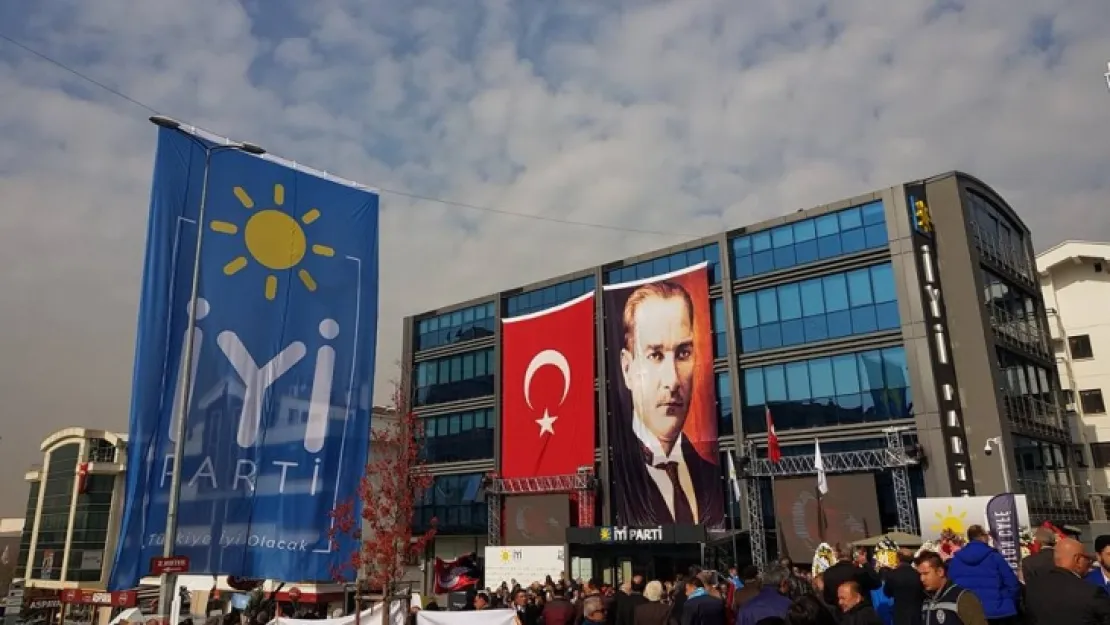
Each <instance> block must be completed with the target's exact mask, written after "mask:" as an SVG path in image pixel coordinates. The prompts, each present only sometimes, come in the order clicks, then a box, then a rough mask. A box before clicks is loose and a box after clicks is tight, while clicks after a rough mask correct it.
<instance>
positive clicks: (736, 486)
mask: <svg viewBox="0 0 1110 625" xmlns="http://www.w3.org/2000/svg"><path fill="white" fill-rule="evenodd" d="M728 481H729V482H730V483H731V484H732V494H733V496H735V497H736V502H737V503H739V502H740V480H739V478H738V477H737V476H736V465H735V464H734V463H733V462H732V452H729V453H728Z"/></svg>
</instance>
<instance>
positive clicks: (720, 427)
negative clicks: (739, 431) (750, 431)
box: [717, 373, 735, 436]
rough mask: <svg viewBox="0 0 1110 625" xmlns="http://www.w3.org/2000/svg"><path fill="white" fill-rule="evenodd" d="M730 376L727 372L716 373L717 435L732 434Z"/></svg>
mask: <svg viewBox="0 0 1110 625" xmlns="http://www.w3.org/2000/svg"><path fill="white" fill-rule="evenodd" d="M734 430H735V428H734V427H733V423H732V378H731V377H730V376H729V375H728V373H718V374H717V435H718V436H725V435H726V434H732V433H733V431H734Z"/></svg>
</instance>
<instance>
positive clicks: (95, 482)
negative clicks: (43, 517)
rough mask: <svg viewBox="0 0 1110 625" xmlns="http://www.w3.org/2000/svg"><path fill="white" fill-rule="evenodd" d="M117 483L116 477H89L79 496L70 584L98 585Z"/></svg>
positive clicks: (70, 557) (69, 570)
mask: <svg viewBox="0 0 1110 625" xmlns="http://www.w3.org/2000/svg"><path fill="white" fill-rule="evenodd" d="M115 482H116V478H115V476H114V475H90V476H89V477H88V478H87V481H86V483H85V484H86V486H85V492H84V493H81V494H79V495H77V508H76V509H75V510H74V520H73V541H72V542H71V543H70V553H69V567H68V569H67V570H66V580H67V581H78V582H95V581H98V580H99V579H100V570H101V566H102V563H103V560H104V546H105V544H106V543H107V541H108V518H109V517H110V516H111V512H112V490H113V488H114V486H115ZM58 564H59V565H60V564H61V563H60V562H59V563H58Z"/></svg>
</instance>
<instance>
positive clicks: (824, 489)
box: [813, 438, 829, 495]
mask: <svg viewBox="0 0 1110 625" xmlns="http://www.w3.org/2000/svg"><path fill="white" fill-rule="evenodd" d="M813 468H815V469H817V492H819V493H821V494H822V495H826V494H828V492H829V480H828V478H826V477H825V460H824V459H823V458H821V441H820V440H819V439H816V438H815V439H813Z"/></svg>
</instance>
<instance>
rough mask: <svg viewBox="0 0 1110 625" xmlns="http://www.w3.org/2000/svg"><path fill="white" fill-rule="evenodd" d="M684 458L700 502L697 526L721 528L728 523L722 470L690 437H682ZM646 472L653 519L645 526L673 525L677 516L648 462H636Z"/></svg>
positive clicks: (649, 503)
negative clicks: (652, 477)
mask: <svg viewBox="0 0 1110 625" xmlns="http://www.w3.org/2000/svg"><path fill="white" fill-rule="evenodd" d="M682 458H683V459H684V460H685V461H686V468H687V469H688V470H689V471H690V481H691V482H693V484H694V493H693V495H694V500H695V501H697V502H698V525H704V526H705V527H707V528H710V529H721V528H723V527H724V526H725V504H724V485H723V484H722V483H721V469H720V467H719V466H717V465H715V464H713V463H711V462H707V461H706V460H705V459H704V458H702V457H701V454H699V453H698V452H697V450H696V449H694V445H693V444H692V443H690V441H689V439H687V438H685V437H683V439H682ZM634 466H636V467H638V468H639V470H640V471H641V472H642V473H643V483H646V484H649V485H650V486H651V488H649V491H650V492H648V493H645V495H646V499H647V503H648V507H649V509H650V512H651V516H652V519H650V520H648V522H647V523H645V525H674V517H673V516H671V511H670V509H668V508H667V501H666V500H665V499H663V493H662V492H660V491H659V489H658V488H655V487H654V486H655V482H654V481H652V479H651V475H650V474H649V473H648V470H647V465H646V464H643V463H642V462H641V463H636V464H635V465H634Z"/></svg>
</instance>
